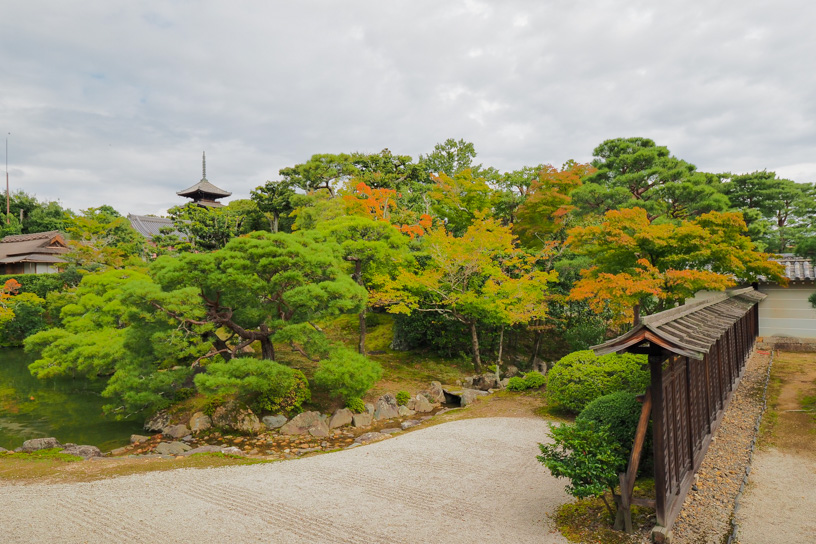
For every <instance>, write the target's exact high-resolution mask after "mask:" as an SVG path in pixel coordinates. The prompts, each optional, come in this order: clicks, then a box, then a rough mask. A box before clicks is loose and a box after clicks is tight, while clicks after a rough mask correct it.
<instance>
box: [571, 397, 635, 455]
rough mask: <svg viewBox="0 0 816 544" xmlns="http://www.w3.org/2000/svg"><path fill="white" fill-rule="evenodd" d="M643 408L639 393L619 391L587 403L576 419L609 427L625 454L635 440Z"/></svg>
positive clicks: (610, 432)
mask: <svg viewBox="0 0 816 544" xmlns="http://www.w3.org/2000/svg"><path fill="white" fill-rule="evenodd" d="M641 408H642V405H641V404H640V403H639V402H638V401H637V395H635V394H634V393H629V392H628V391H618V392H617V393H612V394H610V395H604V396H603V397H599V398H597V399H595V400H593V401H592V402H590V403H589V404H587V406H586V408H584V409H583V410H582V411H581V413H580V414H578V417H577V418H575V421H579V420H581V421H594V422H595V423H597V424H598V425H601V426H604V427H607V429H608V430H609V434H611V435H612V438H614V440H615V442H616V443H617V444H618V445H619V446H620V448H621V450H622V451H623V452H624V454H628V453H629V451H631V449H632V442H633V441H634V440H635V432H636V431H637V424H638V419H640V411H641Z"/></svg>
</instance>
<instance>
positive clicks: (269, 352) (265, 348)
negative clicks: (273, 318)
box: [260, 336, 275, 361]
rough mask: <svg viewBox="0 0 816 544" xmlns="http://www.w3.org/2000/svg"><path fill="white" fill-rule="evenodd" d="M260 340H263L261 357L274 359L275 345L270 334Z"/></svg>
mask: <svg viewBox="0 0 816 544" xmlns="http://www.w3.org/2000/svg"><path fill="white" fill-rule="evenodd" d="M260 340H261V358H262V359H268V360H270V361H274V360H275V346H274V345H272V341H271V340H270V339H269V337H268V336H262V337H261V338H260Z"/></svg>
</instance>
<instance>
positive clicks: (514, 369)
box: [504, 365, 519, 378]
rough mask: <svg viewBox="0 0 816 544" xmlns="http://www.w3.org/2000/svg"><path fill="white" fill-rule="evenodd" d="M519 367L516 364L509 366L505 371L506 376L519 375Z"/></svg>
mask: <svg viewBox="0 0 816 544" xmlns="http://www.w3.org/2000/svg"><path fill="white" fill-rule="evenodd" d="M518 373H519V369H518V367H517V366H515V365H510V366H508V367H507V370H505V371H504V377H505V378H512V377H514V376H518Z"/></svg>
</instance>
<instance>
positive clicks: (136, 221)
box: [127, 213, 187, 240]
mask: <svg viewBox="0 0 816 544" xmlns="http://www.w3.org/2000/svg"><path fill="white" fill-rule="evenodd" d="M127 217H128V220H129V221H130V226H132V227H133V229H134V230H135V231H136V232H138V233H139V234H141V235H142V236H144V237H145V238H147V239H148V240H152V239H153V237H154V236H157V235H159V234H161V232H159V231H160V229H162V228H163V227H170V228H171V229H173V231H172V232H171V234H175V235H176V236H178V237H179V238H181V239H183V240H184V239H186V238H187V237H186V236H185V235H184V234H182V233H180V232H179V231H177V230H176V227H175V225H174V224H173V220H172V219H168V218H166V217H156V216H155V215H134V214H132V213H129V214H128V216H127Z"/></svg>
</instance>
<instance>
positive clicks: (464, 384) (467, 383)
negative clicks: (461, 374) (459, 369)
mask: <svg viewBox="0 0 816 544" xmlns="http://www.w3.org/2000/svg"><path fill="white" fill-rule="evenodd" d="M477 378H478V376H467V377H465V379H464V380H460V381H459V383H460V384H461V385H462V387H465V388H468V389H473V380H474V379H477Z"/></svg>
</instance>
